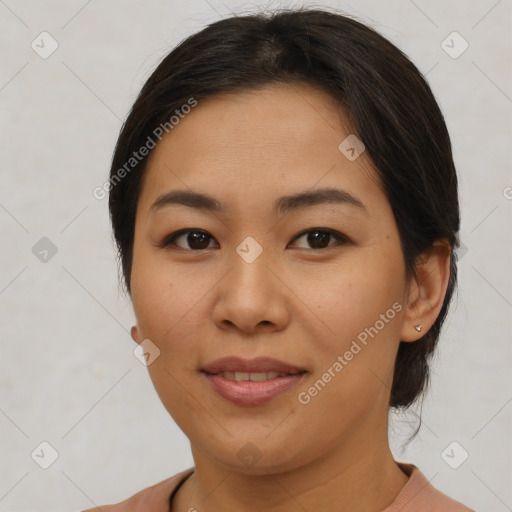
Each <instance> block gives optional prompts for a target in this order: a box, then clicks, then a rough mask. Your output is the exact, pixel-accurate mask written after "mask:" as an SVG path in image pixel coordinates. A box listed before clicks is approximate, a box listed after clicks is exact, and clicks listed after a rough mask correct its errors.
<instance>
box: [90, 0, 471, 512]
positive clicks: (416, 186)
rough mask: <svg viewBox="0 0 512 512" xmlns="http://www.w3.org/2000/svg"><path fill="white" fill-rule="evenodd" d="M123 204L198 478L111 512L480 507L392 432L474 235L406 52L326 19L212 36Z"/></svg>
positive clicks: (127, 240)
mask: <svg viewBox="0 0 512 512" xmlns="http://www.w3.org/2000/svg"><path fill="white" fill-rule="evenodd" d="M108 189H109V192H110V199H109V206H110V213H111V220H112V225H113V230H114V235H115V239H116V243H117V246H118V249H119V255H120V261H121V265H122V271H123V276H124V280H125V284H126V288H127V290H128V292H129V294H130V296H131V299H132V302H133V306H134V311H135V316H136V321H137V323H136V325H135V326H134V327H133V328H132V337H133V339H134V341H135V342H136V343H138V344H139V345H140V350H141V354H142V355H143V357H144V360H145V362H146V364H147V366H148V371H149V374H150V377H151V379H152V381H153V384H154V386H155V389H156V391H157V393H158V395H159V397H160V399H161V400H162V403H163V404H164V406H165V407H166V409H167V410H168V411H169V413H170V414H171V416H172V417H173V419H174V421H175V422H176V423H177V424H178V425H179V427H180V428H181V429H182V430H183V432H184V433H185V434H186V435H187V437H188V438H189V440H190V443H191V450H192V454H193V458H194V467H193V468H189V469H187V470H185V471H183V472H181V473H179V474H178V475H175V476H173V477H171V478H169V479H168V480H165V481H163V482H161V483H159V484H157V485H155V486H153V487H150V488H148V489H144V490H142V491H140V492H139V493H138V494H136V495H134V496H132V497H131V498H129V499H128V500H126V501H124V502H123V503H120V504H118V505H111V506H103V507H101V510H103V511H124V510H126V511H128V510H130V511H139V510H140V511H142V510H148V511H152V512H160V511H161V512H163V511H169V510H172V511H195V510H197V511H199V512H210V511H231V510H233V511H234V510H237V511H247V512H249V511H261V510H266V511H294V510H297V511H298V510H318V511H320V510H321V511H336V512H340V511H345V510H346V511H349V510H350V511H351V512H357V511H365V512H368V511H375V512H382V511H386V512H397V511H399V510H400V511H402V512H408V511H414V512H421V511H427V510H428V511H441V510H442V511H443V512H446V511H469V510H470V509H468V508H467V507H465V506H464V505H462V504H460V503H458V502H456V501H454V500H452V499H451V498H449V497H447V496H445V495H444V494H441V493H440V492H439V491H437V490H435V489H434V488H433V487H432V485H431V484H430V483H429V482H428V481H427V480H426V478H425V477H424V476H423V474H422V473H421V472H420V470H419V469H418V468H417V467H416V466H414V465H411V464H402V463H399V462H397V461H395V460H394V458H393V455H392V453H391V451H390V448H389V442H388V436H387V431H388V413H389V409H390V407H392V408H402V409H405V408H407V407H408V406H410V405H411V404H412V403H414V402H415V401H417V400H419V399H420V398H421V396H422V394H423V393H424V391H425V389H426V384H427V381H428V369H429V366H428V365H429V360H430V357H431V355H432V353H433V351H434V349H435V346H436V343H437V340H438V337H439V333H440V329H441V326H442V324H443V321H444V319H445V316H446V314H447V311H448V307H449V303H450V299H451V297H452V293H453V290H454V287H455V285H456V255H455V252H454V251H455V250H456V248H457V247H458V238H457V236H458V230H459V223H460V219H459V206H458V197H457V194H458V193H457V176H456V172H455V168H454V164H453V159H452V153H451V145H450V139H449V135H448V133H447V129H446V126H445V123H444V119H443V116H442V114H441V112H440V110H439V107H438V105H437V103H436V101H435V99H434V97H433V95H432V92H431V90H430V88H429V87H428V85H427V83H426V81H425V80H424V79H423V77H422V76H421V74H420V73H419V71H418V70H417V68H416V67H415V66H414V65H413V64H412V63H411V62H410V61H409V60H408V59H407V57H405V56H404V55H403V54H402V53H401V52H400V51H399V50H398V49H397V48H396V47H395V46H393V45H392V44H391V43H390V42H389V41H387V40H386V39H384V38H383V37H382V36H380V35H379V34H377V33H376V32H375V31H373V30H372V29H370V28H368V27H366V26H365V25H363V24H361V23H359V22H357V21H354V20H352V19H350V18H348V17H345V16H343V15H340V14H337V13H333V12H327V11H322V10H314V9H299V10H289V11H281V12H276V13H274V14H272V15H269V16H265V15H251V16H240V17H233V18H229V19H224V20H221V21H219V22H216V23H213V24H211V25H210V26H208V27H207V28H205V29H204V30H202V31H201V32H199V33H197V34H195V35H193V36H191V37H189V38H188V39H186V40H185V41H183V42H182V43H181V44H180V45H179V46H178V47H177V48H175V49H174V50H173V51H172V52H171V53H170V54H169V55H168V56H167V57H165V59H164V60H163V61H162V63H161V64H160V65H159V66H158V68H157V69H156V70H155V72H154V73H153V74H152V75H151V77H150V78H149V80H148V81H147V83H146V84H145V85H144V87H143V89H142V91H141V93H140V95H139V97H138V98H137V100H136V102H135V104H134V106H133V108H132V110H131V112H130V114H129V116H128V119H127V121H126V123H125V125H124V126H123V128H122V131H121V134H120V136H119V140H118V143H117V147H116V150H115V154H114V158H113V163H112V168H111V173H110V180H109V185H108ZM91 510H95V509H91Z"/></svg>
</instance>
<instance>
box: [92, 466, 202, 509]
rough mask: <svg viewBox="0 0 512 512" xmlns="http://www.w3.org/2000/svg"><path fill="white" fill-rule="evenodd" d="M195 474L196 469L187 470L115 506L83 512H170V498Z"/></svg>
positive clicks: (103, 506) (105, 506) (98, 507)
mask: <svg viewBox="0 0 512 512" xmlns="http://www.w3.org/2000/svg"><path fill="white" fill-rule="evenodd" d="M193 472H194V468H189V469H186V470H185V471H181V472H180V473H178V474H176V475H174V476H172V477H171V478H167V479H166V480H163V481H162V482H159V483H157V484H155V485H152V486H151V487H147V488H146V489H143V490H142V491H139V492H138V493H137V494H134V495H133V496H131V497H130V498H128V499H127V500H125V501H122V502H120V503H117V504H114V505H102V506H101V507H100V506H96V507H95V508H90V509H87V510H84V511H82V512H139V511H140V512H142V511H147V510H151V511H152V512H168V511H169V497H170V496H171V494H172V493H173V491H174V490H176V489H177V487H178V486H179V485H180V484H181V483H182V482H183V481H185V479H186V478H187V477H188V476H190V475H191V474H192V473H193Z"/></svg>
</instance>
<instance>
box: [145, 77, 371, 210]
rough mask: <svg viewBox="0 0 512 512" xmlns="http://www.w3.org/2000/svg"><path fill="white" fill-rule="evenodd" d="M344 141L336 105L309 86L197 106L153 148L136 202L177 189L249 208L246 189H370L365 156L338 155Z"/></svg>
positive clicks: (257, 192)
mask: <svg viewBox="0 0 512 512" xmlns="http://www.w3.org/2000/svg"><path fill="white" fill-rule="evenodd" d="M349 135H350V128H349V127H348V123H347V121H346V117H345V115H344V112H343V110H342V108H341V106H340V102H338V101H336V100H335V99H334V98H332V97H331V96H330V95H329V94H327V93H325V92H324V91H322V90H320V89H316V88H313V87H311V86H307V85H298V84H273V85H269V86H265V87H263V88H259V89H255V90H249V91H244V92H240V93H236V94H221V95H216V96H213V97H209V98H207V99H205V100H199V101H198V104H197V106H196V107H195V108H194V109H192V110H191V111H190V113H188V114H187V115H185V116H183V118H182V119H181V120H180V121H179V123H178V124H176V125H175V126H174V127H173V128H172V130H171V131H170V132H169V133H168V134H167V135H165V136H164V137H163V139H162V141H161V142H159V143H158V144H157V146H156V148H155V149H153V151H152V153H151V155H150V158H149V160H148V163H147V166H146V171H145V179H144V186H143V191H142V192H143V193H142V194H141V197H140V201H141V202H143V203H144V202H146V203H147V201H148V200H149V199H150V198H153V199H154V197H155V196H156V195H158V194H161V193H162V192H163V191H165V190H166V189H170V188H177V187H179V188H180V189H183V188H190V189H194V190H197V191H199V190H200V191H202V192H208V191H212V190H216V191H220V190H222V191H223V195H224V197H226V198H228V200H229V197H230V194H238V196H239V195H240V193H243V194H244V195H245V199H246V200H247V201H249V202H250V201H251V199H252V198H251V197H249V196H250V195H251V194H250V192H251V191H252V192H253V197H258V198H259V197H261V196H262V195H265V194H266V195H269V194H270V195H281V194H282V193H283V190H282V188H283V187H285V188H286V189H287V191H288V192H293V191H294V190H293V189H296V190H303V189H307V188H312V187H315V186H316V184H318V185H321V186H325V187H328V186H340V185H345V187H349V188H350V187H356V188H357V187H359V188H360V189H361V187H362V188H363V189H364V188H368V187H370V188H371V187H375V185H376V183H377V181H378V180H376V173H375V172H374V171H373V170H372V169H371V164H370V162H369V161H368V159H366V158H365V155H364V153H363V154H362V155H361V156H360V157H359V158H357V159H356V160H353V161H351V160H349V159H348V158H347V157H346V155H345V154H344V153H343V152H342V151H341V150H340V147H339V146H340V143H342V142H343V141H344V140H345V139H346V138H347V137H348V136H349ZM233 199H234V198H233ZM255 200H258V199H255ZM246 204H247V203H246ZM144 206H145V207H146V208H149V204H145V205H144Z"/></svg>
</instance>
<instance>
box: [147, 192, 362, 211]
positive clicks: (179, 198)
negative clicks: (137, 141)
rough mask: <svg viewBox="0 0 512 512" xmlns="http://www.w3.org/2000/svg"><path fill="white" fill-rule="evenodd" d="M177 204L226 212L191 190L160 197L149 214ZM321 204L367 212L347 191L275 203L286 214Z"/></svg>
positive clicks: (304, 195) (285, 198)
mask: <svg viewBox="0 0 512 512" xmlns="http://www.w3.org/2000/svg"><path fill="white" fill-rule="evenodd" d="M175 204H178V205H183V206H188V207H190V208H196V209H199V210H204V211H211V212H223V211H224V210H225V207H224V206H223V205H222V203H220V202H219V201H217V199H215V198H213V197H211V196H209V195H207V194H201V193H198V192H191V191H189V190H173V191H172V192H167V193H166V194H162V195H161V196H159V197H158V198H157V200H156V201H155V202H154V203H153V204H152V205H151V208H150V209H149V213H151V212H152V211H156V210H160V209H162V208H164V207H165V206H169V205H175ZM320 204H343V205H349V206H354V207H356V208H360V209H361V210H366V207H365V205H364V204H363V203H362V201H360V200H359V199H357V198H356V197H355V196H353V195H352V194H350V193H349V192H347V191H346V190H342V189H338V188H322V189H317V190H310V191H305V192H298V193H296V194H291V195H288V196H282V197H279V198H278V199H277V200H276V201H275V203H274V212H275V213H276V214H279V213H281V214H285V213H289V212H291V211H294V210H299V209H303V208H308V207H311V206H316V205H320Z"/></svg>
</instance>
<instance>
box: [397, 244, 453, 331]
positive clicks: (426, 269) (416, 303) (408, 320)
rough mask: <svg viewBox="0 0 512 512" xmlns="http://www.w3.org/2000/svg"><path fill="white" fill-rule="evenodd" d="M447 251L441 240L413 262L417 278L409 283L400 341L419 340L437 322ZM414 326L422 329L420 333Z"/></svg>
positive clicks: (445, 281)
mask: <svg viewBox="0 0 512 512" xmlns="http://www.w3.org/2000/svg"><path fill="white" fill-rule="evenodd" d="M450 251H451V247H450V244H449V242H448V241H447V240H446V239H442V240H438V241H436V242H435V243H434V246H433V247H431V248H430V249H429V250H428V251H426V252H424V253H422V254H420V256H419V257H418V258H417V259H416V277H415V278H411V279H410V281H409V289H408V300H407V303H406V307H405V313H404V321H403V325H402V331H401V333H400V340H401V341H416V340H418V339H419V338H421V337H422V336H424V335H425V334H426V333H427V332H428V330H429V329H430V328H431V327H432V325H433V324H434V322H435V321H436V318H437V317H438V315H439V312H440V311H441V308H442V307H443V302H444V297H445V295H446V289H447V287H448V282H449V280H450ZM416 326H421V331H419V332H418V330H417V329H416Z"/></svg>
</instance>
